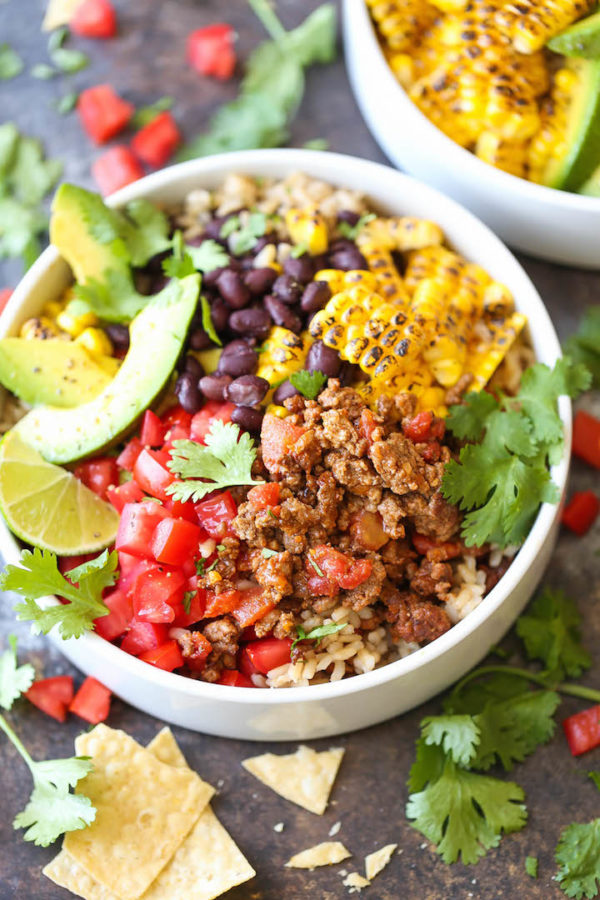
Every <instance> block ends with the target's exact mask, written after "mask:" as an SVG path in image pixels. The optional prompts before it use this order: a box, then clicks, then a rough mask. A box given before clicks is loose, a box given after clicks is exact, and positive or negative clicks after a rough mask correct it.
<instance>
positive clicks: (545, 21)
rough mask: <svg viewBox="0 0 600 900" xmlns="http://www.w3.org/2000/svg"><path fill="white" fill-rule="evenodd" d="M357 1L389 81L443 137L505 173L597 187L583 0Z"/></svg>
mask: <svg viewBox="0 0 600 900" xmlns="http://www.w3.org/2000/svg"><path fill="white" fill-rule="evenodd" d="M366 3H367V6H368V8H369V11H370V14H371V17H372V19H373V22H374V23H375V25H376V28H377V32H378V35H379V39H380V42H381V45H382V48H383V51H384V53H385V56H386V58H387V61H388V63H389V65H390V67H391V68H392V70H393V72H394V73H395V75H396V77H397V78H398V81H399V82H400V84H401V85H402V86H403V87H404V88H405V90H406V91H407V92H408V95H409V97H410V98H411V99H412V100H413V102H414V103H415V104H416V105H417V106H418V107H419V109H420V110H421V111H422V112H423V113H424V114H425V115H426V116H427V117H428V118H429V119H430V120H431V121H432V122H433V124H434V125H436V126H437V127H438V128H440V129H441V130H442V131H443V132H444V133H445V134H446V135H448V137H450V138H452V139H453V140H454V141H456V142H457V143H458V144H460V146H462V147H465V148H466V149H468V150H471V151H472V152H473V153H475V154H476V155H477V156H478V157H479V158H480V159H482V160H484V161H485V162H487V163H490V164H491V165H493V166H496V167H497V168H499V169H502V170H504V171H506V172H509V173H510V174H512V175H516V176H518V177H520V178H525V179H528V180H530V181H533V182H536V183H538V184H542V185H546V186H548V187H552V188H558V189H561V190H566V191H574V192H579V193H583V194H588V195H590V196H598V195H599V194H600V137H599V135H600V130H599V129H600V100H599V99H598V98H599V97H600V90H599V86H600V59H599V58H598V53H597V52H596V51H595V50H594V46H596V45H595V44H594V41H593V38H594V35H597V34H598V30H599V20H598V17H597V16H594V15H592V16H590V15H589V14H590V13H591V12H592V10H595V8H596V4H595V3H594V2H592V0H564V2H560V3H552V4H540V3H536V2H534V0H525V2H524V3H518V4H512V3H506V2H504V0H458V2H447V0H432V2H426V0H413V2H410V3H405V2H398V0H389V2H382V0H366ZM586 17H587V18H586ZM573 23H575V24H573ZM582 34H583V38H582ZM590 55H591V56H592V57H595V58H589V57H590ZM586 56H587V57H588V58H584V57H586Z"/></svg>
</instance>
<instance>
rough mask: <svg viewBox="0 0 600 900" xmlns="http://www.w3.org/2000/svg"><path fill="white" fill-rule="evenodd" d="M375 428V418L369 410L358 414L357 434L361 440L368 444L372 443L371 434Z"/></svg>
mask: <svg viewBox="0 0 600 900" xmlns="http://www.w3.org/2000/svg"><path fill="white" fill-rule="evenodd" d="M376 428H377V422H376V421H375V417H374V416H373V413H372V412H371V410H370V409H363V411H362V412H361V414H360V419H359V425H358V432H359V434H360V436H361V437H362V438H364V439H365V440H366V441H368V443H369V444H371V443H372V442H373V432H374V431H375V429H376Z"/></svg>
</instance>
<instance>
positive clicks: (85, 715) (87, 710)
mask: <svg viewBox="0 0 600 900" xmlns="http://www.w3.org/2000/svg"><path fill="white" fill-rule="evenodd" d="M110 697H111V693H110V691H109V689H108V688H107V687H105V686H104V685H103V684H101V683H100V682H99V681H97V680H96V679H95V678H92V677H91V676H88V677H87V678H86V679H85V681H84V682H83V684H82V685H81V687H80V688H79V690H78V691H77V693H76V694H75V696H74V698H73V700H72V701H71V703H70V704H69V711H70V712H73V713H75V715H76V716H79V718H80V719H85V721H86V722H91V724H92V725H97V724H98V723H99V722H104V720H105V719H106V717H107V716H108V713H109V712H110Z"/></svg>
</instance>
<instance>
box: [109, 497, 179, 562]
mask: <svg viewBox="0 0 600 900" xmlns="http://www.w3.org/2000/svg"><path fill="white" fill-rule="evenodd" d="M168 516H169V514H168V512H167V511H166V510H165V509H163V508H162V506H161V505H160V503H155V502H154V501H153V500H145V501H144V502H143V503H126V504H125V506H124V507H123V511H122V513H121V518H120V520H119V528H118V531H117V539H116V542H115V546H116V548H117V550H123V551H124V552H125V553H130V554H131V555H132V556H139V557H141V558H142V559H151V557H152V550H151V548H150V541H151V539H152V535H153V534H154V529H155V528H156V526H157V525H158V523H159V522H161V521H162V520H163V519H166V518H168Z"/></svg>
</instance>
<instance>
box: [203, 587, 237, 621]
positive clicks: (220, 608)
mask: <svg viewBox="0 0 600 900" xmlns="http://www.w3.org/2000/svg"><path fill="white" fill-rule="evenodd" d="M240 600H241V591H222V592H221V593H220V594H215V593H213V592H212V591H207V593H206V609H205V611H204V615H205V616H206V618H207V619H212V618H213V617H214V616H223V615H225V613H229V612H231V611H232V610H234V609H235V608H236V606H237V605H238V604H239V602H240Z"/></svg>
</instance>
